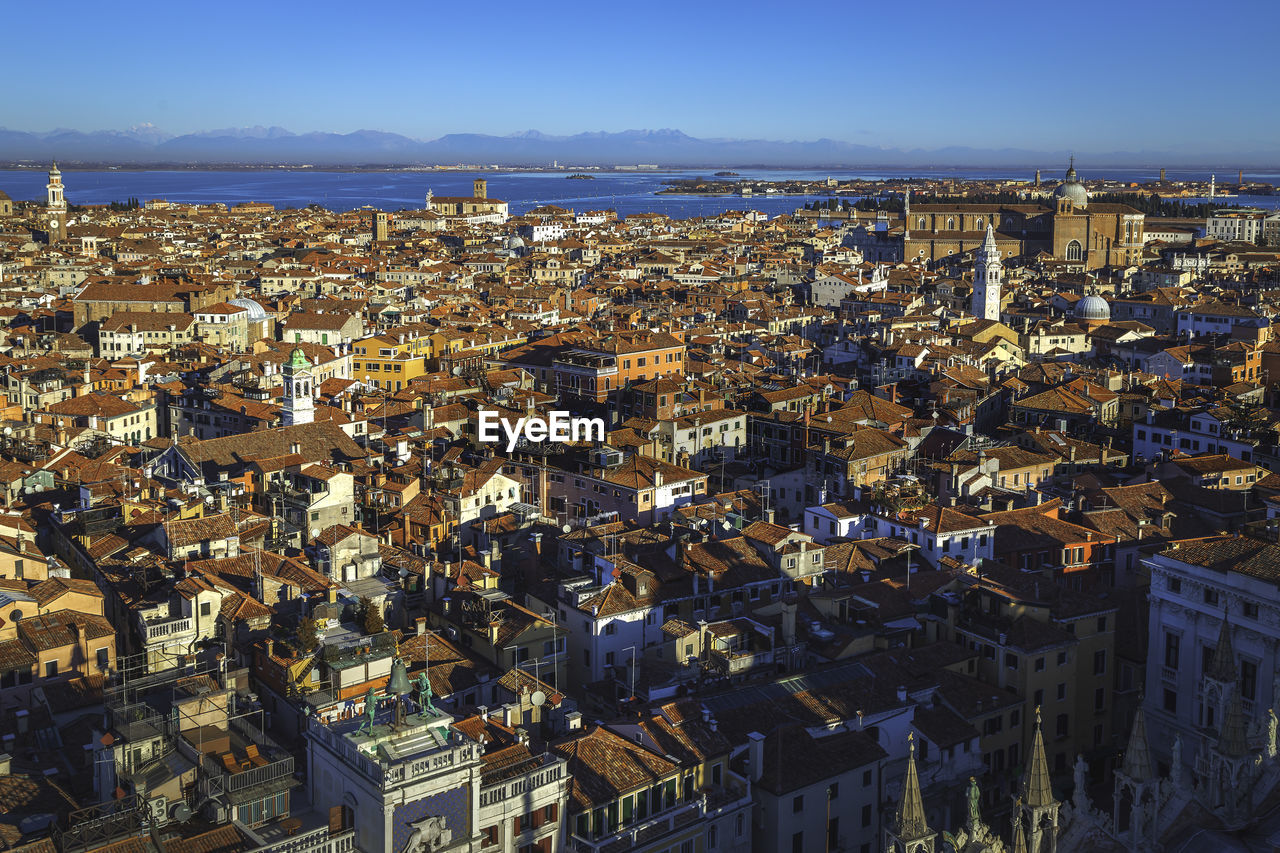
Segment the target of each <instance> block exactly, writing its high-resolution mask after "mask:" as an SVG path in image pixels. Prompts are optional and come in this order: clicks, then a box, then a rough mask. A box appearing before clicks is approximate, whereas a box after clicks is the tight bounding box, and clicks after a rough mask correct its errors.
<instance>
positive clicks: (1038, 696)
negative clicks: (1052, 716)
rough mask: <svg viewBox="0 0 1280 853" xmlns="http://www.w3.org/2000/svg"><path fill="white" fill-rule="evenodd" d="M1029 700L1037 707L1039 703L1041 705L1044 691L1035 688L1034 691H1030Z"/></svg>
mask: <svg viewBox="0 0 1280 853" xmlns="http://www.w3.org/2000/svg"><path fill="white" fill-rule="evenodd" d="M1031 701H1032V702H1033V703H1034V704H1035V706H1036V707H1037V708H1039V707H1040V706H1041V705H1043V704H1044V691H1043V690H1037V691H1036V692H1035V693H1032V694H1031Z"/></svg>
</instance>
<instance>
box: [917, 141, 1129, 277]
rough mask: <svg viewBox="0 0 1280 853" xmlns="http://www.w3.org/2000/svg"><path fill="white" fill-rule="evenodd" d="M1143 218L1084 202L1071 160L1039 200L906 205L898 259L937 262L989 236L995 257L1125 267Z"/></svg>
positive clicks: (1089, 267) (1126, 208) (976, 245)
mask: <svg viewBox="0 0 1280 853" xmlns="http://www.w3.org/2000/svg"><path fill="white" fill-rule="evenodd" d="M1145 218H1146V217H1145V214H1143V213H1141V212H1140V211H1138V210H1135V209H1134V208H1132V207H1130V206H1129V205H1127V204H1103V203H1098V202H1090V201H1089V192H1088V190H1086V189H1085V186H1084V183H1083V182H1082V181H1081V180H1080V179H1079V177H1078V176H1077V174H1076V169H1075V163H1074V161H1073V162H1072V164H1071V167H1070V168H1068V169H1067V174H1066V178H1065V180H1064V181H1063V182H1062V183H1061V184H1059V185H1058V187H1057V188H1056V189H1055V190H1054V192H1053V197H1052V198H1051V199H1049V200H1046V201H1037V202H1030V203H1027V204H975V203H970V202H964V201H955V202H947V203H945V204H921V205H912V204H911V203H910V198H909V197H908V199H907V203H906V205H905V206H904V211H903V216H902V258H903V260H907V261H910V260H912V259H916V258H919V259H922V260H925V261H937V260H943V259H945V258H947V257H948V256H955V255H961V254H964V253H965V252H969V251H973V250H976V249H978V248H979V247H981V246H982V244H983V242H984V240H985V237H986V232H987V228H988V227H991V228H992V229H994V231H995V243H996V247H997V248H998V249H999V250H1000V253H1001V255H1002V256H1003V257H1006V258H1010V257H1016V258H1022V259H1024V261H1025V260H1030V259H1031V258H1033V257H1035V256H1036V255H1038V254H1040V253H1044V254H1045V255H1048V256H1050V257H1052V258H1053V259H1054V260H1056V261H1064V262H1067V263H1069V264H1079V265H1080V269H1081V270H1096V269H1101V268H1102V267H1107V266H1112V267H1115V266H1127V265H1129V264H1135V263H1138V262H1139V261H1140V260H1141V258H1142V246H1143V243H1144V242H1145V237H1144V230H1143V222H1144V220H1145Z"/></svg>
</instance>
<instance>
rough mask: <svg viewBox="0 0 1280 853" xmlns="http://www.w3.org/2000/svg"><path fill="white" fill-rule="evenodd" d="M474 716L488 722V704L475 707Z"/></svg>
mask: <svg viewBox="0 0 1280 853" xmlns="http://www.w3.org/2000/svg"><path fill="white" fill-rule="evenodd" d="M476 716H477V717H479V718H480V720H481V722H485V723H487V722H489V706H488V705H481V706H480V707H478V708H476Z"/></svg>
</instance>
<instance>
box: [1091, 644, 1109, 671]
mask: <svg viewBox="0 0 1280 853" xmlns="http://www.w3.org/2000/svg"><path fill="white" fill-rule="evenodd" d="M1106 671H1107V650H1106V649H1099V650H1098V651H1096V652H1094V653H1093V674H1094V675H1102V674H1103V673H1104V672H1106Z"/></svg>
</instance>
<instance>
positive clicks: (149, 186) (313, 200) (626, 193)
mask: <svg viewBox="0 0 1280 853" xmlns="http://www.w3.org/2000/svg"><path fill="white" fill-rule="evenodd" d="M714 171H715V170H711V169H708V170H679V171H644V172H596V173H593V174H594V178H593V179H592V180H589V181H586V180H568V179H567V178H566V173H564V172H496V171H481V172H463V171H456V172H455V171H434V170H417V171H398V172H391V171H387V172H340V171H320V170H316V169H253V170H243V171H196V170H174V171H139V170H124V169H120V170H102V171H68V170H64V171H63V174H62V182H63V184H64V185H65V186H66V197H67V201H68V202H70V203H71V204H109V203H111V202H113V201H121V202H123V201H125V200H126V199H128V198H130V197H131V196H132V197H135V198H138V199H141V200H143V201H146V200H148V199H156V198H162V199H167V200H169V201H173V202H182V203H193V204H208V203H212V202H223V203H225V204H228V205H234V204H239V203H240V202H246V201H259V202H268V203H270V204H273V205H275V206H276V207H278V208H287V207H305V206H307V205H309V204H321V205H324V206H325V207H327V208H329V209H331V210H352V209H354V208H358V207H364V206H366V205H368V206H372V207H377V208H380V209H382V210H399V209H405V208H408V209H416V208H421V207H422V205H423V202H424V198H425V196H426V193H427V190H428V189H430V190H431V191H432V192H433V193H435V195H437V196H469V195H471V186H472V181H473V180H474V179H475V178H477V177H483V178H485V179H486V180H488V182H489V196H490V197H491V198H499V199H502V200H504V201H507V202H508V203H509V204H510V209H511V213H513V214H520V213H524V212H526V211H528V210H530V209H532V208H534V207H537V206H538V205H540V204H557V205H560V206H561V207H570V208H573V209H574V210H577V211H583V210H601V209H607V208H611V209H613V210H616V211H617V212H618V213H619V214H620V215H623V216H626V215H629V214H634V213H647V212H657V213H665V214H667V215H669V216H672V217H678V218H686V217H692V216H709V215H714V214H717V213H720V212H723V211H725V210H759V211H762V212H764V213H767V214H769V215H770V216H773V215H777V214H779V213H790V212H791V211H793V210H795V209H796V208H798V207H801V206H802V205H803V204H804V203H805V202H807V201H813V200H815V199H826V198H828V196H827V195H816V196H800V195H789V196H781V195H777V196H767V195H756V196H753V197H750V198H742V197H739V196H736V195H724V196H691V195H655V193H656V192H657V191H658V190H661V189H663V188H664V187H665V186H666V182H667V181H670V180H674V179H679V178H691V177H696V176H699V175H701V176H707V177H709V176H710V175H711V174H713V172H714ZM735 171H737V172H738V173H739V174H740V175H741V177H742V178H747V179H756V180H787V179H801V180H818V179H822V178H826V177H833V178H838V179H847V178H864V179H875V178H904V177H921V178H948V177H950V178H960V179H964V178H968V179H984V178H1029V177H1031V174H1032V173H1031V172H1028V171H1026V170H1017V171H1013V170H1004V171H1001V170H993V169H960V168H957V169H918V170H866V171H852V170H830V171H828V170H810V171H804V170H764V169H737V170H735ZM1158 174H1159V169H1158V168H1155V169H1147V170H1142V169H1100V170H1096V171H1094V172H1092V173H1090V174H1086V175H1085V177H1092V178H1112V179H1118V180H1126V181H1149V180H1154V179H1155V178H1156V177H1157V176H1158ZM1167 176H1168V178H1169V179H1170V180H1187V179H1191V180H1197V179H1198V180H1206V179H1208V177H1209V174H1208V172H1207V171H1199V170H1194V171H1193V170H1173V169H1170V170H1169V171H1168V175H1167ZM1234 177H1235V175H1234V174H1232V175H1230V176H1227V178H1230V179H1234ZM1246 177H1247V178H1249V179H1252V180H1261V181H1267V182H1269V183H1274V182H1276V181H1277V180H1280V174H1267V175H1263V174H1253V173H1250V174H1249V175H1247V176H1246ZM1042 178H1043V180H1045V181H1055V180H1057V177H1056V171H1053V172H1051V171H1050V168H1049V167H1046V168H1045V169H1044V170H1043V171H1042ZM1219 178H1220V179H1224V176H1222V175H1219ZM46 181H47V176H46V173H45V172H44V171H41V170H36V169H28V170H24V169H7V170H0V190H3V191H5V192H7V193H8V194H9V196H10V197H12V198H13V199H14V200H15V201H21V200H35V201H39V200H43V199H44V197H45V183H46ZM1222 203H1223V204H1246V205H1253V206H1258V207H1267V208H1277V207H1280V196H1243V197H1238V198H1237V197H1230V198H1224V199H1222Z"/></svg>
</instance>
